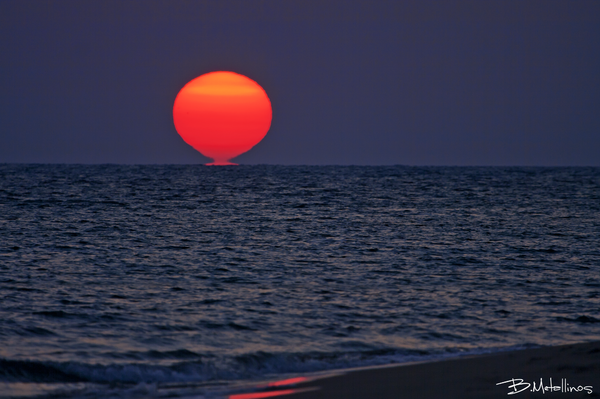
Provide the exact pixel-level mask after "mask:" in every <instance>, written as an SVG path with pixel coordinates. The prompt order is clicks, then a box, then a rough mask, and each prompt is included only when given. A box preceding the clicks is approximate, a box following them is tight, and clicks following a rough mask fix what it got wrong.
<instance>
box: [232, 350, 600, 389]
mask: <svg viewBox="0 0 600 399" xmlns="http://www.w3.org/2000/svg"><path fill="white" fill-rule="evenodd" d="M512 379H514V381H513V380H512ZM550 379H552V380H550ZM299 381H300V382H299ZM505 381H508V382H505ZM290 382H291V383H287V384H286V383H285V382H280V383H277V382H273V383H271V387H269V388H266V389H259V390H255V391H254V392H246V393H240V394H238V395H232V396H230V398H231V399H256V398H265V397H281V398H285V399H336V398H344V399H354V398H357V399H358V398H379V399H388V398H389V399H392V398H393V399H401V398H402V399H404V398H420V399H427V398H440V399H441V398H444V399H446V398H478V399H485V398H506V397H509V398H518V399H525V398H542V397H550V398H552V397H559V398H568V399H574V398H599V397H600V341H598V342H591V343H583V344H572V345H563V346H555V347H543V348H536V349H525V350H517V351H510V352H500V353H494V354H489V355H477V356H468V357H458V358H452V359H446V360H439V361H434V362H419V363H411V364H403V365H394V366H387V367H376V368H365V369H355V370H342V371H340V372H339V374H337V375H332V376H329V377H324V378H317V379H313V380H311V379H308V380H304V381H302V380H301V379H294V380H290ZM502 382H505V383H502ZM498 383H502V384H499V385H498ZM527 384H529V385H527ZM276 392H278V393H276ZM509 393H512V394H511V395H509Z"/></svg>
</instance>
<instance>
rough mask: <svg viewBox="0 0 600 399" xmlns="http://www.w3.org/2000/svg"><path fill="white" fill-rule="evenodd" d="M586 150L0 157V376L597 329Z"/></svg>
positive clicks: (236, 369)
mask: <svg viewBox="0 0 600 399" xmlns="http://www.w3.org/2000/svg"><path fill="white" fill-rule="evenodd" d="M599 271H600V168H597V167H596V168H593V167H564V168H562V167H561V168H550V167H411V166H276V165H256V166H243V165H241V166H204V165H57V164H48V165H44V164H31V165H29V164H1V165H0V397H1V398H86V399H91V398H128V399H129V398H149V397H153V398H227V397H228V395H231V393H232V392H238V391H239V390H240V387H243V386H246V385H248V384H255V383H257V382H259V381H268V380H270V379H278V378H286V377H289V376H298V375H310V374H311V373H324V372H330V371H332V370H339V369H347V368H353V367H366V366H374V365H384V364H394V363H403V362H410V361H419V360H434V359H439V358H445V357H453V356H463V355H468V354H479V353H493V352H498V351H506V350H516V349H520V348H528V347H537V346H544V345H559V344H567V343H577V342H588V341H595V340H598V339H600V272H599Z"/></svg>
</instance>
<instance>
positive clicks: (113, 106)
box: [0, 0, 600, 166]
mask: <svg viewBox="0 0 600 399" xmlns="http://www.w3.org/2000/svg"><path fill="white" fill-rule="evenodd" d="M215 70H229V71H234V72H237V73H241V74H244V75H246V76H248V77H250V78H252V79H254V80H255V81H257V82H258V83H259V84H260V85H261V86H263V87H264V88H265V90H266V91H267V94H268V95H269V97H270V99H271V102H272V105H273V123H272V126H271V130H270V131H269V133H268V134H267V136H266V138H265V139H264V140H263V141H262V142H261V143H259V144H258V145H257V146H256V147H255V148H253V149H252V150H251V151H250V152H248V153H246V154H244V155H241V156H239V157H238V158H236V159H234V162H239V163H244V164H259V163H264V164H357V165H381V164H384V165H391V164H405V165H545V166H554V165H593V166H600V72H599V71H600V1H597V0H577V1H570V0H564V1H552V0H539V1H531V0H502V1H500V0H498V1H495V0H490V1H481V0H473V1H464V0H457V1H451V0H440V1H428V0H404V1H398V0H394V1H382V0H379V1H372V0H370V1H351V0H340V1H324V0H318V1H312V0H298V1H295V0H287V1H279V0H271V1H252V0H240V1H230V0H219V1H178V0H169V1H167V0H164V1H156V0H141V1H126V0H116V1H113V0H101V1H95V0H92V1H80V0H77V1H64V0H63V1H36V0H28V1H22V0H2V2H0V102H1V108H0V163H3V162H36V163H46V162H52V163H54V162H59V163H127V164H132V163H205V162H208V161H209V159H207V158H205V157H203V156H202V155H200V154H199V153H197V152H196V151H195V150H193V149H192V148H191V147H189V146H188V145H187V144H185V143H184V142H183V140H182V139H181V138H180V137H179V136H178V134H177V133H176V131H175V129H174V127H173V122H172V106H173V101H174V99H175V96H176V95H177V92H178V91H179V89H180V88H181V87H182V86H183V85H184V84H185V83H187V82H188V81H189V80H191V79H193V78H195V77H197V76H199V75H201V74H203V73H206V72H210V71H215Z"/></svg>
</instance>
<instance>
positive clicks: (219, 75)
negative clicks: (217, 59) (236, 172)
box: [173, 71, 273, 165]
mask: <svg viewBox="0 0 600 399" xmlns="http://www.w3.org/2000/svg"><path fill="white" fill-rule="evenodd" d="M272 114H273V112H272V110H271V101H269V97H267V93H266V92H265V91H264V89H263V88H262V87H260V85H259V84H258V83H256V82H255V81H253V80H252V79H249V78H247V77H245V76H243V75H240V74H237V73H234V72H223V71H221V72H211V73H207V74H204V75H202V76H199V77H197V78H196V79H193V80H192V81H190V82H189V83H188V84H186V85H185V86H183V88H182V89H181V90H180V91H179V94H177V97H176V98H175V104H174V105H173V122H174V123H175V129H176V130H177V133H179V135H180V136H181V137H182V138H183V140H184V141H185V142H186V143H188V144H189V145H191V146H192V147H194V148H195V149H196V150H198V151H199V152H200V153H201V154H202V155H205V156H207V157H209V158H212V159H213V160H214V162H213V163H211V164H209V165H232V163H230V162H229V160H230V159H232V158H234V157H236V156H238V155H240V154H242V153H244V152H246V151H248V150H249V149H251V148H252V147H254V146H255V145H256V144H258V143H259V142H260V141H261V140H262V139H263V138H264V137H265V135H266V134H267V131H268V130H269V127H271V119H272Z"/></svg>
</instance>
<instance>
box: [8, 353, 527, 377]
mask: <svg viewBox="0 0 600 399" xmlns="http://www.w3.org/2000/svg"><path fill="white" fill-rule="evenodd" d="M507 349H518V348H516V347H512V348H504V349H489V348H487V349H481V350H471V351H464V352H456V351H448V350H446V351H431V352H427V351H417V350H397V349H379V350H369V351H347V352H309V353H267V352H255V353H249V354H244V355H239V356H232V357H228V358H216V357H211V356H201V355H198V354H195V353H193V352H189V351H171V352H165V353H162V354H161V353H158V352H157V351H152V353H151V355H152V356H150V357H151V358H154V359H160V358H164V357H183V358H188V359H190V358H197V359H194V360H192V361H190V360H188V361H181V362H177V363H174V364H171V365H157V364H153V362H152V361H151V360H150V359H148V361H145V362H132V363H126V364H123V363H118V364H87V363H82V362H46V361H34V360H10V359H0V382H35V383H79V382H86V383H103V384H105V383H124V384H139V383H192V382H193V383H201V382H210V381H217V380H220V381H223V380H225V381H227V380H229V381H231V380H247V379H256V378H264V376H268V375H277V374H287V373H309V372H318V371H326V370H334V369H345V368H353V367H365V366H375V365H385V364H393V363H405V362H412V361H424V360H433V359H437V358H445V357H449V356H458V355H472V354H478V353H489V352H494V351H500V350H507ZM184 352H185V353H184ZM179 355H184V356H179Z"/></svg>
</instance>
